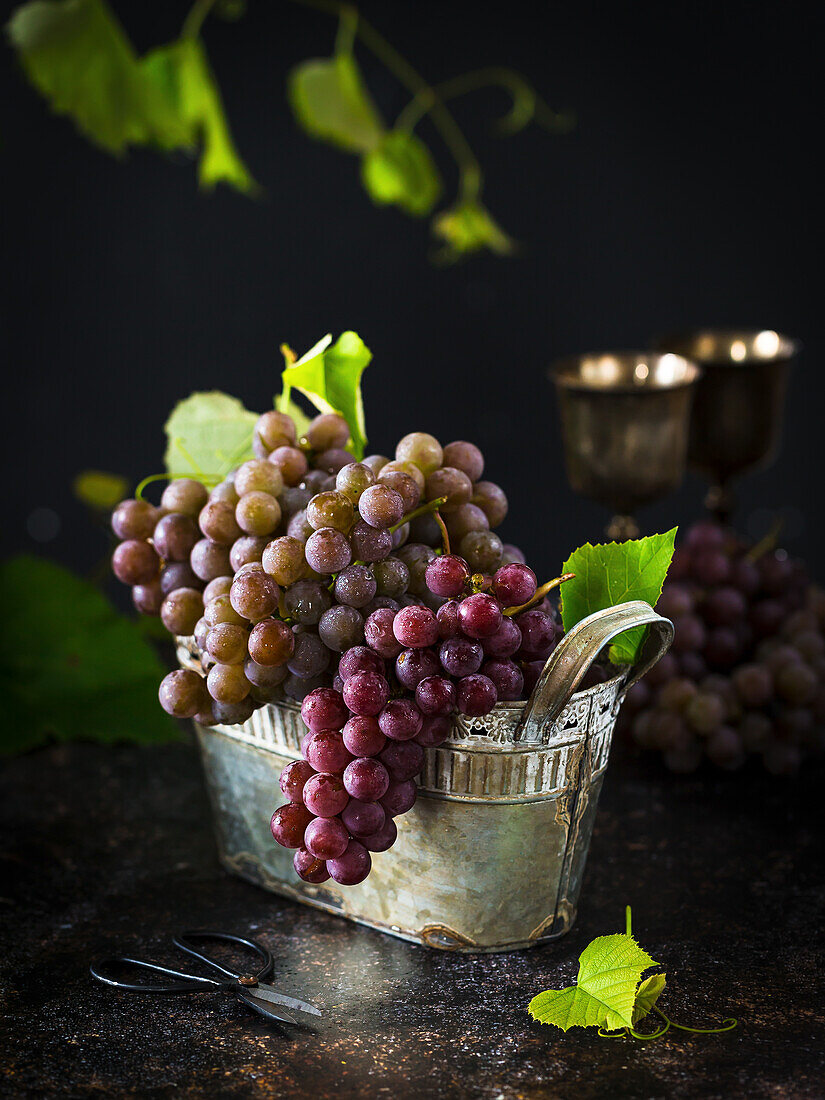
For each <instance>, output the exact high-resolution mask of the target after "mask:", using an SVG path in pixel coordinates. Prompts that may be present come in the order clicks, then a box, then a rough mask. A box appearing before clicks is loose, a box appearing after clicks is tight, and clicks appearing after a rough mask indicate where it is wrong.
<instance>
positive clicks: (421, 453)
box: [395, 432, 444, 475]
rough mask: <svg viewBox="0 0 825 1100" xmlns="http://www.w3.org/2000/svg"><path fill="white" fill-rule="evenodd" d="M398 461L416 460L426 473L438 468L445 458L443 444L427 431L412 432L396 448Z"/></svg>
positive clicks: (420, 468) (416, 463) (421, 469)
mask: <svg viewBox="0 0 825 1100" xmlns="http://www.w3.org/2000/svg"><path fill="white" fill-rule="evenodd" d="M395 460H396V462H414V463H415V465H416V466H417V467H418V468H419V470H420V471H421V472H422V473H423V474H424V475H426V474H431V473H432V472H433V470H437V469H438V467H439V466H440V465H441V464H442V462H443V460H444V452H443V451H442V449H441V444H440V443H439V442H438V440H437V439H436V438H435V436H433V435H428V434H427V433H426V432H410V434H409V435H405V436H404V438H403V439H402V440H400V441H399V443H398V446H397V447H396V448H395Z"/></svg>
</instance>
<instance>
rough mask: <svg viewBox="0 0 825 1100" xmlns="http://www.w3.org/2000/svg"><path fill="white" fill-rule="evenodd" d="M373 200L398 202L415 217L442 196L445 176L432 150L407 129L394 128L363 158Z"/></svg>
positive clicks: (429, 209)
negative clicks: (437, 165) (434, 158)
mask: <svg viewBox="0 0 825 1100" xmlns="http://www.w3.org/2000/svg"><path fill="white" fill-rule="evenodd" d="M361 179H362V181H363V184H364V187H365V188H366V190H367V192H368V194H369V196H370V198H371V199H372V200H373V202H377V203H380V204H382V205H388V204H394V205H395V206H400V207H401V209H402V210H404V211H406V212H407V213H408V214H413V215H414V216H415V217H424V216H425V215H427V214H429V213H430V212H431V211H432V209H433V207H434V206H435V204H436V203H437V202H438V199H439V198H440V196H441V191H442V183H441V176H440V174H439V171H438V169H437V168H436V166H435V162H434V161H433V158H432V156H431V155H430V150H429V149H428V148H427V146H426V145H425V144H424V142H423V141H421V140H420V138H418V137H416V135H415V134H413V133H410V132H409V131H407V130H392V131H391V132H390V133H388V134H386V135H385V136H384V137H383V138H382V139H381V142H380V144H379V145H377V146H376V147H375V148H374V149H373V150H372V151H371V152H369V153H367V154H366V156H365V157H364V159H363V161H362V162H361Z"/></svg>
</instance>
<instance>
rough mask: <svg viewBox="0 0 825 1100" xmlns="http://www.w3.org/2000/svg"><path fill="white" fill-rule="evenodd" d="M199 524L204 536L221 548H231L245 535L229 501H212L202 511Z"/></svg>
mask: <svg viewBox="0 0 825 1100" xmlns="http://www.w3.org/2000/svg"><path fill="white" fill-rule="evenodd" d="M198 523H199V525H200V529H201V531H203V533H204V535H206V537H207V538H208V539H210V540H211V541H212V542H217V543H218V544H219V545H220V546H231V545H232V543H233V542H234V541H235V539H238V538H240V537H241V535H242V533H243V532H242V531H241V529H240V527H239V526H238V523H237V520H236V519H235V509H234V507H233V506H232V505H231V504H230V503H229V501H227V500H210V501H209V503H208V504H207V505H205V506H204V507H203V508H202V509H201V512H200V515H199V516H198ZM196 572H197V570H196Z"/></svg>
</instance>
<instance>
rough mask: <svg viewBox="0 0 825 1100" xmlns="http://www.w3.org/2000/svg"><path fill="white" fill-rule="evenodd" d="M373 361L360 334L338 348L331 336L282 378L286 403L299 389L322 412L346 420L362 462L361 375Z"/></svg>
mask: <svg viewBox="0 0 825 1100" xmlns="http://www.w3.org/2000/svg"><path fill="white" fill-rule="evenodd" d="M371 359H372V352H371V351H370V349H369V348H368V347H367V346H366V344H365V343H364V341H363V340H362V339H361V337H360V336H359V335H358V333H356V332H342V333H341V335H340V336H339V337H338V339H337V340H336V341H335V343H334V344H333V343H332V337H331V336H325V337H324V338H323V340H319V341H318V343H317V344H316V345H315V347H314V348H311V349H310V350H309V351H308V352H307V353H306V355H302V356H301V358H300V359H299V360H298V361H297V363H293V364H292V365H291V366H289V367H287V368H286V370H285V371H284V372H283V375H282V378H283V384H284V393H283V394H282V395H281V398H282V399H283V398H284V395H286V398H287V399H289V393H290V390H291V389H296V390H298V391H299V392H300V393H302V394H303V395H304V396H305V397H306V398H308V400H309V401H311V402H312V404H313V405H314V406H315V407H316V409H318V410H319V411H320V412H337V413H340V414H341V416H343V417H344V419H345V420H346V422H347V423H348V424H349V430H350V436H351V437H352V450H353V454H354V455H355V457H356V459H358V460H359V461H360V459H362V458H363V457H364V445H365V443H366V442H367V435H366V425H365V422H364V402H363V398H362V396H361V375H362V374H363V373H364V371H365V369H366V367H367V365H368V363H369V361H370V360H371ZM279 407H280V406H279ZM287 411H288V410H287Z"/></svg>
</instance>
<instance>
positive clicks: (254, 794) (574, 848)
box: [180, 602, 673, 951]
mask: <svg viewBox="0 0 825 1100" xmlns="http://www.w3.org/2000/svg"><path fill="white" fill-rule="evenodd" d="M633 627H649V628H650V629H649V630H648V637H647V640H646V643H645V646H644V647H643V649H642V656H641V659H640V662H639V664H638V666H637V667H636V668H635V669H626V670H623V671H620V672H619V673H618V674H617V675H616V676H614V677H613V678H612V679H609V680H607V681H606V682H605V683H603V684H599V685H598V686H596V687H591V688H588V689H587V690H584V691H576V688H577V686H578V685H579V683H580V682H581V680H582V678H583V677H584V675H585V673H586V671H587V669H588V668H589V666H590V664H591V663H592V662H593V660H594V659H595V658H596V657H597V656H598V654H599V652H600V651H601V650H602V648H603V647H604V646H605V645H606V644H607V643H608V642H609V641H610V640H611V639H613V638H615V637H616V636H617V635H618V634H620V633H621V632H622V631H624V630H627V629H630V628H633ZM672 637H673V626H672V624H671V623H670V622H669V621H668V620H667V619H663V618H661V617H660V616H659V615H657V614H656V613H655V612H654V611H653V610H652V608H651V607H650V606H649V605H648V604H645V603H642V602H633V603H626V604H621V605H619V606H618V607H613V608H610V609H608V610H607V611H601V612H598V613H597V614H596V615H591V616H590V617H589V618H587V619H584V620H582V622H581V623H579V624H578V625H577V626H576V627H575V628H574V629H573V630H571V631H570V632H569V633H568V634H567V635H566V636H565V637H564V638H563V640H562V641H561V643H560V644H559V646H558V647H557V649H556V650H555V652H554V654H553V655H552V657H551V658H550V659H549V661H548V663H547V665H546V667H545V669H544V672H543V673H542V676H541V678H540V680H539V682H538V683H537V685H536V688H535V690H534V692H533V694H532V696H531V698H530V699H529V700H528V701H527V702H518V703H500V704H498V705H497V706H496V707H495V708H494V709H493V711H491V713H490V714H488V715H487V716H486V717H484V718H476V719H471V718H465V717H458V718H457V719H456V720H455V722H454V727H453V732H452V735H451V736H450V738H449V739H448V740H447V741H446V742H445V743H444V744H443V745H441V746H440V747H439V748H436V749H429V750H427V753H426V762H425V766H424V770H423V772H422V774H421V776H420V778H419V787H420V789H419V798H418V801H417V802H416V804H415V806H414V807H413V809H412V810H411V811H410V812H409V813H408V814H405V815H404V816H403V817H401V818H398V819H397V825H398V840H397V842H396V844H395V845H394V846H393V847H392V848H391V849H390V850H389V851H388V852H384V853H380V854H377V855H374V856H373V869H372V872H371V874H370V875H369V877H368V878H367V879H366V880H365V881H364V882H363V883H361V884H360V885H358V886H351V887H347V886H338V885H337V884H336V883H334V882H332V881H331V880H330V881H328V882H325V883H323V884H322V885H312V884H310V883H306V882H303V881H301V880H300V879H299V878H298V877H297V875H296V874H295V872H294V870H293V868H292V856H293V853H292V852H291V851H288V850H286V849H284V848H281V847H279V846H278V845H277V844H275V843H274V841H273V840H272V837H271V835H270V832H269V819H270V816H271V814H272V811H273V810H274V809H275V807H276V805H278V804H279V803H280V802H281V801H282V800H283V799H282V795H281V792H280V789H279V787H278V777H279V774H280V771H281V769H282V768H283V767H284V765H286V764H288V763H289V761H290V760H294V759H297V758H299V757H300V745H301V740H302V738H303V736H304V734H305V733H306V728H305V727H304V725H303V722H302V720H301V716H300V710H299V708H298V707H297V706H295V705H294V704H287V703H284V704H281V705H270V706H266V707H263V708H262V709H260V710H258V711H256V712H255V713H254V714H253V716H252V718H251V719H250V720H249V721H248V722H246V723H245V724H244V725H243V726H241V727H221V726H218V727H214V728H205V727H202V726H197V725H196V730H197V735H198V741H199V744H200V750H201V755H202V759H203V766H204V771H205V774H206V782H207V786H208V789H209V796H210V799H211V802H212V809H213V813H214V821H215V829H216V834H217V840H218V850H219V853H220V859H221V862H222V863H223V865H224V866H225V867H226V868H227V869H228V870H230V871H232V872H234V873H235V874H238V875H240V876H241V877H243V878H245V879H248V880H250V881H251V882H255V883H258V884H259V885H261V886H263V887H265V888H266V889H268V890H272V891H274V892H275V893H278V894H283V895H285V896H286V897H289V898H294V899H295V900H296V901H301V902H304V903H305V904H307V905H313V906H315V907H317V908H319V909H324V910H326V911H327V912H330V913H335V914H337V915H338V916H342V917H346V918H348V919H350V920H353V921H357V922H359V923H360V924H365V925H368V926H369V927H371V928H376V929H379V930H380V931H382V932H388V933H390V934H391V935H394V936H399V937H400V938H402V939H405V940H411V941H414V942H416V943H421V944H425V945H427V946H429V947H437V948H444V949H448V950H454V951H508V950H513V949H515V948H521V947H529V946H533V945H535V944H540V943H546V942H547V941H548V940H553V939H556V938H557V937H559V936H561V935H563V934H564V933H565V932H566V931H567V930H568V929H569V928H570V927H571V925H572V923H573V921H574V919H575V916H576V905H577V902H578V895H579V888H580V886H581V879H582V873H583V871H584V864H585V860H586V857H587V849H588V845H589V843H590V834H591V831H592V828H593V820H594V817H595V813H596V805H597V802H598V797H599V792H600V790H601V786H602V779H603V777H604V771H605V768H606V767H607V759H608V754H609V752H610V743H611V738H612V735H613V727H614V725H615V721H616V716H617V713H618V710H619V706H620V704H621V701H622V698H623V696H624V694H625V692H626V691H627V689H628V687H629V686H630V685H631V684H632V683H634V682H635V681H636V680H637V679H638V678H639V677H640V676H642V675H643V674H644V673H645V672H646V671H647V669H648V668H650V667H651V666H652V665H653V664H654V663H655V662H656V661H658V660H659V658H660V657H661V656H662V654H664V653H665V651H666V650H667V648H668V646H669V645H670V642H671V640H672ZM180 656H181V660H182V661H183V662H184V663H187V662H190V661H192V660H193V659H194V658H193V655H192V653H191V651H190V650H188V649H187V648H186V647H185V646H182V647H181V650H180Z"/></svg>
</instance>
